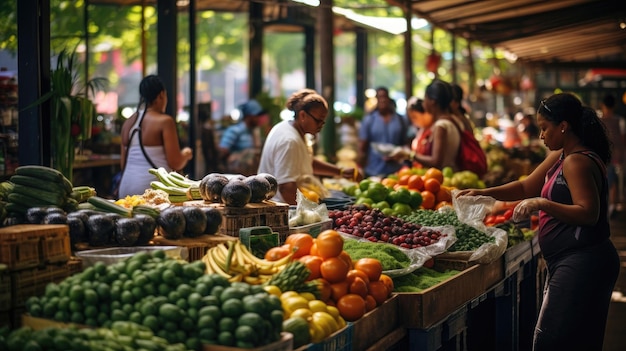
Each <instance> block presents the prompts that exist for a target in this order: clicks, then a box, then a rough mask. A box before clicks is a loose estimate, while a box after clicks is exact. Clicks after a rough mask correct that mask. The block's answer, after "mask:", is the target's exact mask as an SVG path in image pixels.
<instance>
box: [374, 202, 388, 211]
mask: <svg viewBox="0 0 626 351" xmlns="http://www.w3.org/2000/svg"><path fill="white" fill-rule="evenodd" d="M389 207H391V206H390V205H389V203H388V202H387V201H384V200H383V201H379V202H377V203H375V204H372V208H377V209H379V210H382V209H385V208H389Z"/></svg>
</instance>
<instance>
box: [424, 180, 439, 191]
mask: <svg viewBox="0 0 626 351" xmlns="http://www.w3.org/2000/svg"><path fill="white" fill-rule="evenodd" d="M439 189H441V183H440V182H439V181H437V179H435V178H426V180H425V181H424V190H428V191H430V192H431V193H433V194H437V193H438V192H439Z"/></svg>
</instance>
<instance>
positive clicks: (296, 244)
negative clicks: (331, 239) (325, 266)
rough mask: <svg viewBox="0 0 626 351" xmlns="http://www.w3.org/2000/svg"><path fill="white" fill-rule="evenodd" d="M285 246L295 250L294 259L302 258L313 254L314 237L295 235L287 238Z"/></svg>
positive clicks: (301, 234) (302, 234)
mask: <svg viewBox="0 0 626 351" xmlns="http://www.w3.org/2000/svg"><path fill="white" fill-rule="evenodd" d="M285 244H288V245H290V246H291V248H292V249H293V250H295V252H294V254H293V258H300V257H302V256H305V255H308V254H309V253H310V252H311V246H313V237H312V236H311V234H308V233H294V234H291V235H289V236H288V237H287V239H286V240H285Z"/></svg>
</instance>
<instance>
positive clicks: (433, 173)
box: [381, 167, 453, 210]
mask: <svg viewBox="0 0 626 351" xmlns="http://www.w3.org/2000/svg"><path fill="white" fill-rule="evenodd" d="M443 181H444V176H443V172H442V171H441V170H440V169H438V168H435V167H431V168H428V169H426V170H424V169H420V168H414V167H404V168H402V169H401V170H399V171H398V172H397V173H395V174H393V175H391V176H389V177H387V178H384V179H383V180H382V181H381V183H382V184H383V185H385V186H387V187H391V188H393V189H397V188H398V187H405V188H407V189H409V190H415V191H419V192H420V194H421V195H422V207H423V208H424V209H427V210H436V209H439V208H440V207H442V206H452V195H451V190H452V189H453V188H451V187H447V186H444V185H443Z"/></svg>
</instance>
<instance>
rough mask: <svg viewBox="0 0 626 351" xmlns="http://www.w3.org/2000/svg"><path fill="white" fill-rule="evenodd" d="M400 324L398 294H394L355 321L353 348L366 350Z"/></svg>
mask: <svg viewBox="0 0 626 351" xmlns="http://www.w3.org/2000/svg"><path fill="white" fill-rule="evenodd" d="M398 326H400V317H399V309H398V295H395V294H394V295H392V296H391V297H390V298H389V299H388V300H387V301H385V302H384V303H383V304H382V305H380V306H378V307H376V308H375V309H374V310H372V311H370V312H368V313H366V314H365V315H364V316H363V317H361V318H360V319H358V320H357V321H355V322H354V323H353V328H354V331H353V333H354V335H353V337H352V349H353V350H365V349H366V348H368V347H369V346H370V345H372V344H374V343H376V342H377V341H378V340H380V339H382V338H384V337H385V336H386V335H387V334H389V333H391V332H392V331H394V330H395V329H396V328H398Z"/></svg>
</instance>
